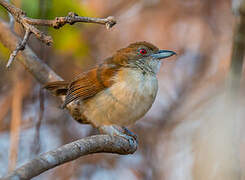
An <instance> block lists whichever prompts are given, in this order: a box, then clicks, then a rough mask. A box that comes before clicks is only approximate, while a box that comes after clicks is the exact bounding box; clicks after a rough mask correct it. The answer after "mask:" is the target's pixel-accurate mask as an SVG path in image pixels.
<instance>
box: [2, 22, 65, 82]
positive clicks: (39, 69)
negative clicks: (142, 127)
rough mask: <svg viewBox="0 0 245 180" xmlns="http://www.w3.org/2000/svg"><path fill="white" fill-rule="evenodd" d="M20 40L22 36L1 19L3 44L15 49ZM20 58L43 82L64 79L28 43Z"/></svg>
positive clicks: (38, 79) (20, 53)
mask: <svg viewBox="0 0 245 180" xmlns="http://www.w3.org/2000/svg"><path fill="white" fill-rule="evenodd" d="M19 40H20V38H19V37H18V36H17V35H16V34H14V33H13V32H12V31H11V29H10V28H9V26H8V25H7V24H6V23H4V22H3V21H1V20H0V41H1V42H2V43H3V45H4V46H6V47H7V48H9V49H10V50H13V49H15V47H16V44H17V43H18V42H19ZM18 59H19V61H20V62H21V63H22V64H23V65H24V66H25V68H26V69H27V70H28V71H29V72H30V73H31V74H32V75H33V76H34V77H35V78H36V79H37V81H39V82H40V83H41V84H45V83H47V82H50V81H58V80H62V78H61V77H59V76H58V75H57V74H56V73H55V72H54V71H53V70H52V69H51V68H50V67H49V66H47V65H46V64H45V63H43V62H42V60H40V59H39V58H38V57H37V56H36V54H35V53H34V52H33V51H32V50H31V49H30V48H29V46H28V45H26V47H25V50H24V51H21V52H19V56H18Z"/></svg>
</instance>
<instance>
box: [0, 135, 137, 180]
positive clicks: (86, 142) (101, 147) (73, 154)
mask: <svg viewBox="0 0 245 180" xmlns="http://www.w3.org/2000/svg"><path fill="white" fill-rule="evenodd" d="M136 149H137V143H136V142H135V143H134V144H131V143H129V142H128V141H127V140H126V139H124V138H120V137H117V136H113V137H112V136H109V135H96V136H90V137H86V138H83V139H80V140H77V141H74V142H72V143H69V144H66V145H64V146H61V147H59V148H57V149H55V150H53V151H49V152H47V153H44V154H42V155H40V156H39V157H36V158H35V159H33V160H31V161H29V162H28V163H26V164H24V165H23V166H21V167H20V168H18V169H16V170H15V171H13V172H11V173H10V174H8V175H7V176H6V177H4V178H2V179H1V180H11V179H20V180H22V179H31V178H33V177H35V176H37V175H39V174H41V173H42V172H44V171H47V170H48V169H51V168H54V167H56V166H58V165H61V164H64V163H66V162H69V161H72V160H74V159H77V158H79V157H81V156H84V155H88V154H93V153H117V154H132V153H134V152H135V151H136Z"/></svg>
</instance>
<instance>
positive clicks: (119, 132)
mask: <svg viewBox="0 0 245 180" xmlns="http://www.w3.org/2000/svg"><path fill="white" fill-rule="evenodd" d="M99 131H100V132H101V133H103V134H108V135H110V136H120V137H122V138H124V139H126V140H128V141H129V143H130V144H132V143H133V144H135V142H136V143H137V144H138V139H137V135H136V134H134V133H132V132H131V131H129V130H128V129H127V128H126V127H121V126H117V125H110V126H101V127H99Z"/></svg>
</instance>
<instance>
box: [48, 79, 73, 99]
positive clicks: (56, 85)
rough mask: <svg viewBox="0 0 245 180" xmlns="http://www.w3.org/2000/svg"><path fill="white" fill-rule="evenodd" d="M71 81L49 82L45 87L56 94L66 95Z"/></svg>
mask: <svg viewBox="0 0 245 180" xmlns="http://www.w3.org/2000/svg"><path fill="white" fill-rule="evenodd" d="M68 86H69V83H68V82H66V81H55V82H49V83H47V84H45V85H44V87H43V88H45V89H47V90H49V91H50V92H51V93H52V94H54V95H56V96H61V95H66V93H67V90H68Z"/></svg>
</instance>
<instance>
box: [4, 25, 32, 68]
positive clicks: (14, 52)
mask: <svg viewBox="0 0 245 180" xmlns="http://www.w3.org/2000/svg"><path fill="white" fill-rule="evenodd" d="M30 35H31V31H30V30H29V29H27V30H26V32H25V36H24V38H23V40H22V41H21V42H20V43H19V44H18V45H17V47H16V49H15V50H14V51H13V52H12V53H11V54H10V57H9V60H8V63H7V65H6V67H7V68H9V67H10V65H11V64H12V62H13V60H14V58H15V57H16V55H17V53H18V52H19V51H23V50H24V49H25V47H26V44H27V41H28V39H29V37H30Z"/></svg>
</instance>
